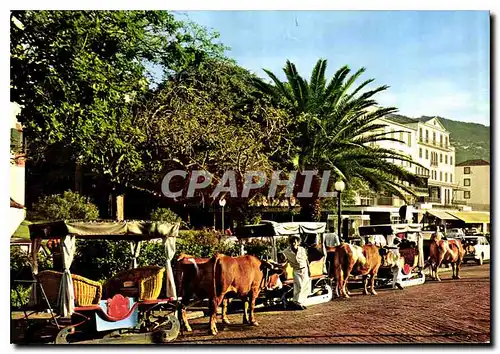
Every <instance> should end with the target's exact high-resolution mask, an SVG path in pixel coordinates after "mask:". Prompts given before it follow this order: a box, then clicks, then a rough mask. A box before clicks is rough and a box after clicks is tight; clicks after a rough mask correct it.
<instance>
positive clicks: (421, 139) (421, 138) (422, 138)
mask: <svg viewBox="0 0 500 354" xmlns="http://www.w3.org/2000/svg"><path fill="white" fill-rule="evenodd" d="M419 137H420V141H423V140H424V135H423V134H422V128H420V134H419Z"/></svg>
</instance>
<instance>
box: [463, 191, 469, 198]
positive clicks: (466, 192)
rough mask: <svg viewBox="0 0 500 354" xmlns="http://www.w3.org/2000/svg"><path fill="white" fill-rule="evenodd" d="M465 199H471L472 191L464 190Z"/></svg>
mask: <svg viewBox="0 0 500 354" xmlns="http://www.w3.org/2000/svg"><path fill="white" fill-rule="evenodd" d="M464 199H470V191H464Z"/></svg>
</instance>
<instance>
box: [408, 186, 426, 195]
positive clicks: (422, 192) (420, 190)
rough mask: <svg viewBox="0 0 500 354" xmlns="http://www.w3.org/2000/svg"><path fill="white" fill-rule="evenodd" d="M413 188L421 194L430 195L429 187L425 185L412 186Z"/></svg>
mask: <svg viewBox="0 0 500 354" xmlns="http://www.w3.org/2000/svg"><path fill="white" fill-rule="evenodd" d="M412 189H413V190H414V191H415V193H416V194H417V195H419V196H428V195H429V188H425V187H412Z"/></svg>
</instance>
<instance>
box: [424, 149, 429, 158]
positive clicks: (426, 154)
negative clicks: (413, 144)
mask: <svg viewBox="0 0 500 354" xmlns="http://www.w3.org/2000/svg"><path fill="white" fill-rule="evenodd" d="M425 159H426V160H429V150H427V149H425Z"/></svg>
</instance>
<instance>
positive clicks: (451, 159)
mask: <svg viewBox="0 0 500 354" xmlns="http://www.w3.org/2000/svg"><path fill="white" fill-rule="evenodd" d="M450 165H453V156H450Z"/></svg>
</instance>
